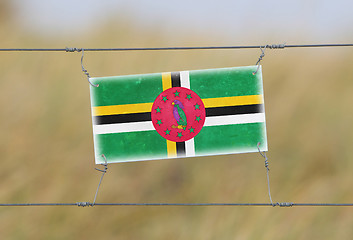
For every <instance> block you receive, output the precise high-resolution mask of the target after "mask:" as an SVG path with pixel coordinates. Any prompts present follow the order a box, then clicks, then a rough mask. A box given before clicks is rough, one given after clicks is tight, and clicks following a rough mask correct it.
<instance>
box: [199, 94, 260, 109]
mask: <svg viewBox="0 0 353 240" xmlns="http://www.w3.org/2000/svg"><path fill="white" fill-rule="evenodd" d="M202 101H203V103H204V104H205V108H211V107H227V106H240V105H251V104H262V103H263V97H262V95H249V96H236V97H223V98H206V99H202Z"/></svg>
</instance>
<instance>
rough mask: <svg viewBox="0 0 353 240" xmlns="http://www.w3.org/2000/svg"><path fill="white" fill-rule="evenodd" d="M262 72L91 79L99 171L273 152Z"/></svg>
mask: <svg viewBox="0 0 353 240" xmlns="http://www.w3.org/2000/svg"><path fill="white" fill-rule="evenodd" d="M256 69H257V66H249V67H237V68H222V69H209V70H194V71H182V72H171V73H170V72H169V73H158V74H144V75H143V74H141V75H130V76H117V77H100V78H91V79H90V80H91V82H92V83H94V84H99V87H93V86H91V87H90V93H91V106H92V118H93V121H92V122H93V135H94V148H95V161H96V164H101V163H104V159H103V158H102V154H104V155H105V156H106V159H107V161H108V163H113V162H127V161H141V160H153V159H168V158H179V157H194V156H206V155H219V154H234V153H245V152H255V151H258V149H257V144H258V143H261V144H260V150H262V151H267V137H266V122H265V111H264V97H263V87H262V74H261V68H260V69H259V71H258V72H257V73H256V74H253V72H254V71H255V70H256Z"/></svg>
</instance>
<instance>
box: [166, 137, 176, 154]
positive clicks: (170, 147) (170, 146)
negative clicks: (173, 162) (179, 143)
mask: <svg viewBox="0 0 353 240" xmlns="http://www.w3.org/2000/svg"><path fill="white" fill-rule="evenodd" d="M167 152H168V157H169V158H173V157H176V156H177V149H176V142H172V141H169V140H167Z"/></svg>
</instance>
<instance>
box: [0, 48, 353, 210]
mask: <svg viewBox="0 0 353 240" xmlns="http://www.w3.org/2000/svg"><path fill="white" fill-rule="evenodd" d="M321 47H353V43H330V44H301V45H300V44H296V45H286V44H271V45H250V46H203V47H202V46H197V47H144V48H142V47H141V48H139V47H138V48H69V47H66V48H0V52H82V58H81V65H82V60H83V53H84V52H85V51H86V52H87V51H174V50H177V51H178V50H179V51H180V50H231V49H261V51H262V55H261V56H260V58H259V61H258V62H257V64H259V62H260V61H261V60H262V57H263V56H264V50H265V49H285V48H321ZM82 70H83V71H84V72H85V71H86V72H87V70H85V69H84V68H83V65H82ZM86 72H85V74H86V75H87V77H88V79H89V74H87V73H86ZM259 153H260V154H261V156H262V157H264V158H265V167H266V169H267V183H268V193H269V198H270V203H96V198H97V194H98V190H99V187H100V185H101V182H102V179H103V176H104V174H105V173H106V171H107V163H105V164H104V166H105V169H104V170H100V169H97V170H98V171H101V172H103V173H102V176H101V178H100V182H99V185H98V188H97V190H96V194H95V197H94V201H93V202H92V203H91V202H76V203H0V207H52V206H77V207H94V206H115V207H117V206H150V207H153V206H154V207H158V206H170V207H172V206H174V207H191V206H199V207H210V206H219V207H226V206H228V207H353V203H293V202H272V198H271V192H270V183H269V168H268V159H267V157H266V154H265V153H261V151H260V149H259Z"/></svg>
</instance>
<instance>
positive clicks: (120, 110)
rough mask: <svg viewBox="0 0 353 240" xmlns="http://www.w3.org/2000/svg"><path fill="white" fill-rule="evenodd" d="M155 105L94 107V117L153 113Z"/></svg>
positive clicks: (138, 104)
mask: <svg viewBox="0 0 353 240" xmlns="http://www.w3.org/2000/svg"><path fill="white" fill-rule="evenodd" d="M152 105H153V103H137V104H125V105H114V106H100V107H92V114H93V116H103V115H115V114H128V113H141V112H151V109H152Z"/></svg>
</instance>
